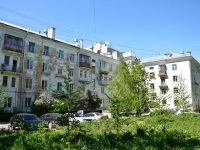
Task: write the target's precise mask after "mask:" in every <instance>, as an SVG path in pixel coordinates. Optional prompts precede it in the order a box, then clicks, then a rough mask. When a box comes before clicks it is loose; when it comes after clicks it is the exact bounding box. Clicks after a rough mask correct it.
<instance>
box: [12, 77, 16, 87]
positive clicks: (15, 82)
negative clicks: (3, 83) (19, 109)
mask: <svg viewBox="0 0 200 150" xmlns="http://www.w3.org/2000/svg"><path fill="white" fill-rule="evenodd" d="M13 79H14V81H13ZM13 83H14V86H13ZM15 85H16V78H15V77H12V78H11V87H15Z"/></svg>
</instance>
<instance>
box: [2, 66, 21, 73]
mask: <svg viewBox="0 0 200 150" xmlns="http://www.w3.org/2000/svg"><path fill="white" fill-rule="evenodd" d="M1 71H9V72H13V73H15V72H16V73H22V67H17V66H6V65H5V64H2V65H1Z"/></svg>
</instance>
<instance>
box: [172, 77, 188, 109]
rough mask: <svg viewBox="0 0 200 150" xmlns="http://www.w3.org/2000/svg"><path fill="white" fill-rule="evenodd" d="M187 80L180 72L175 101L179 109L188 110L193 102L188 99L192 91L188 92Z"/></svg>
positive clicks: (175, 90) (176, 84)
mask: <svg viewBox="0 0 200 150" xmlns="http://www.w3.org/2000/svg"><path fill="white" fill-rule="evenodd" d="M185 80H186V79H185V78H184V77H183V75H182V74H181V73H180V74H179V76H178V79H177V82H176V83H175V88H174V103H175V105H176V106H177V109H178V110H186V109H188V108H189V107H191V106H192V104H191V103H190V102H189V101H188V98H189V97H190V93H189V92H188V85H187V84H186V82H185Z"/></svg>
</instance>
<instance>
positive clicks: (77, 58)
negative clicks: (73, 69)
mask: <svg viewBox="0 0 200 150" xmlns="http://www.w3.org/2000/svg"><path fill="white" fill-rule="evenodd" d="M80 51H81V48H79V51H78V52H77V69H78V71H79V53H80ZM78 74H79V73H78ZM78 78H79V77H77V83H78ZM76 88H78V87H76Z"/></svg>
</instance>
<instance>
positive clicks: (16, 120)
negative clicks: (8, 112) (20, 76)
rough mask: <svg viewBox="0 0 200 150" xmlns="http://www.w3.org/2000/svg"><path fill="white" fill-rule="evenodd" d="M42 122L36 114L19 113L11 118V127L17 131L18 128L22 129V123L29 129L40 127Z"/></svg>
mask: <svg viewBox="0 0 200 150" xmlns="http://www.w3.org/2000/svg"><path fill="white" fill-rule="evenodd" d="M41 122H42V120H40V119H39V118H38V117H37V116H36V115H34V114H29V113H18V114H15V115H14V116H13V117H11V118H10V127H11V129H13V130H15V128H16V127H20V123H24V127H27V126H34V125H38V124H39V123H41Z"/></svg>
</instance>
